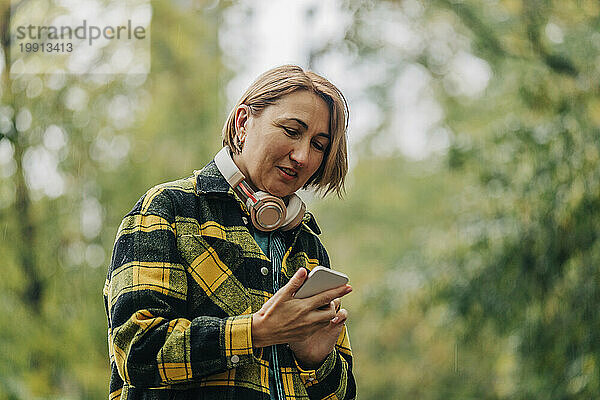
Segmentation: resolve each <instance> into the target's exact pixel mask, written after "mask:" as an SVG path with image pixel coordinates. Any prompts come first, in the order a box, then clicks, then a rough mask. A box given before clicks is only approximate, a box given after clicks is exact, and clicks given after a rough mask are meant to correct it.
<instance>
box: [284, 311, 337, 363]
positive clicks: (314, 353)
mask: <svg viewBox="0 0 600 400" xmlns="http://www.w3.org/2000/svg"><path fill="white" fill-rule="evenodd" d="M330 307H331V308H332V310H333V311H334V312H335V318H334V319H332V320H331V321H329V323H328V324H327V326H324V327H322V328H320V329H319V330H317V331H316V332H315V333H313V334H312V335H310V336H308V337H306V338H305V339H304V340H301V341H298V342H290V343H289V345H290V349H291V350H292V351H293V352H294V355H295V356H296V360H297V361H298V363H299V364H300V366H301V367H302V368H303V369H317V368H318V367H319V366H320V365H321V364H322V363H323V361H325V358H327V356H328V355H329V353H331V352H332V351H333V348H334V346H335V343H336V342H337V340H338V337H339V336H340V333H342V329H343V328H344V323H345V322H346V319H348V311H346V309H344V308H342V309H341V310H338V308H339V307H340V299H335V300H334V301H332V302H331V305H330Z"/></svg>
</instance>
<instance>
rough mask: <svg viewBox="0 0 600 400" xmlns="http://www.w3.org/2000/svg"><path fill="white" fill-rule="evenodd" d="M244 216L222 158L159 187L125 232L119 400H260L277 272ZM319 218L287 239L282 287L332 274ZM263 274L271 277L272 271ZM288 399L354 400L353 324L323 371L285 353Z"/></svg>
mask: <svg viewBox="0 0 600 400" xmlns="http://www.w3.org/2000/svg"><path fill="white" fill-rule="evenodd" d="M248 220H249V216H248V213H247V210H246V209H245V207H244V205H243V204H242V203H241V202H240V201H239V199H238V198H237V197H236V196H235V195H234V193H233V191H232V190H231V188H230V187H229V185H228V184H227V182H226V181H225V179H224V178H223V177H222V175H221V174H220V173H219V171H218V169H217V168H216V165H215V164H214V161H212V162H210V163H209V164H208V165H207V166H206V167H204V168H203V169H202V170H201V171H197V172H196V173H195V175H194V176H192V177H189V178H186V179H181V180H178V181H175V182H171V183H166V184H162V185H158V186H156V187H154V188H152V189H150V190H149V191H148V192H146V194H145V195H144V196H142V198H141V199H140V200H139V201H138V202H137V204H136V205H135V206H134V208H133V209H132V210H131V212H129V213H128V214H127V215H126V216H125V218H124V219H123V222H122V223H121V226H120V227H119V230H118V233H117V237H116V240H115V245H114V249H113V255H112V260H111V265H110V268H109V271H108V276H107V280H106V284H105V286H104V291H103V292H104V304H105V308H106V313H107V316H108V348H109V355H110V366H111V379H110V389H109V400H115V399H122V400H124V399H219V400H225V399H231V400H233V399H263V400H268V399H269V398H270V396H269V381H268V379H269V373H268V368H269V360H270V359H271V358H270V356H271V354H270V348H262V349H253V347H252V333H251V321H252V318H251V313H253V312H256V311H258V310H259V309H260V308H261V306H262V305H263V304H264V302H265V301H267V300H268V299H269V298H270V297H271V296H272V295H273V289H272V282H271V280H270V279H271V274H267V275H263V274H262V273H261V268H263V267H267V268H269V270H270V268H271V263H270V261H269V259H268V258H267V257H266V256H265V255H264V253H263V252H262V250H261V249H260V247H259V246H258V244H257V243H256V241H255V240H254V238H253V236H252V231H251V230H252V229H254V228H253V227H252V225H251V224H246V223H245V222H246V221H248ZM318 233H320V231H319V228H318V226H317V225H316V223H315V222H314V219H313V217H312V215H310V214H309V213H306V215H305V217H304V220H303V222H302V224H301V225H300V227H298V228H296V229H294V230H292V231H289V232H285V245H286V253H285V256H284V258H283V262H282V270H281V279H282V282H281V284H282V286H283V285H284V284H285V283H287V281H289V279H290V277H291V276H292V275H293V274H294V273H295V272H296V271H297V270H298V269H299V268H302V267H305V268H307V269H309V270H310V269H312V268H314V267H315V266H317V265H323V266H326V267H329V259H328V256H327V253H326V251H325V248H324V247H323V245H322V244H321V242H320V241H319V239H318V238H317V236H316V234H318ZM263 271H264V270H263ZM277 351H278V354H279V362H280V371H281V377H282V380H283V387H284V391H285V394H286V398H287V399H290V400H291V399H311V400H315V399H340V400H341V399H352V398H354V397H355V393H356V387H355V382H354V377H353V375H352V352H351V349H350V342H349V339H348V334H347V330H346V327H344V329H343V331H342V333H341V335H340V337H339V338H338V341H337V344H336V346H335V349H334V351H333V352H332V353H331V354H330V355H329V356H328V357H327V358H326V360H325V362H324V363H323V364H322V365H321V366H320V367H319V368H318V369H317V370H308V371H306V370H302V369H301V368H300V366H299V365H298V364H297V362H296V360H295V359H294V356H293V353H292V351H291V350H290V349H289V348H288V347H287V346H286V345H278V349H277Z"/></svg>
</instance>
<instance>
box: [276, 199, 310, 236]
mask: <svg viewBox="0 0 600 400" xmlns="http://www.w3.org/2000/svg"><path fill="white" fill-rule="evenodd" d="M305 212H306V205H305V204H304V202H303V201H302V199H301V198H300V197H299V196H298V195H297V194H295V193H294V194H292V195H291V196H290V199H289V201H288V205H287V216H286V218H285V220H284V221H283V223H282V224H281V230H283V231H289V230H291V229H294V228H295V227H297V226H298V225H300V223H301V222H302V218H304V213H305Z"/></svg>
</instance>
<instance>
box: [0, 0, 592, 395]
mask: <svg viewBox="0 0 600 400" xmlns="http://www.w3.org/2000/svg"><path fill="white" fill-rule="evenodd" d="M90 1H91V0H90ZM94 3H96V5H97V6H98V5H99V6H100V9H101V10H102V9H105V10H109V9H110V7H114V3H113V2H109V1H100V0H98V1H94ZM142 3H143V2H142ZM74 4H75V2H71V1H67V0H62V1H59V0H56V1H52V0H29V1H26V0H23V1H16V0H15V1H14V2H13V9H12V13H13V14H12V15H13V18H14V17H15V15H16V14H18V13H19V12H20V13H29V12H37V13H46V14H45V15H47V18H48V19H49V22H51V18H52V15H53V12H54V10H57V9H62V10H63V11H64V9H68V8H69V7H73V6H74ZM142 6H144V4H142ZM145 7H146V9H145V10H146V11H147V12H149V15H151V23H150V30H151V36H150V37H151V69H150V71H149V72H148V73H120V74H98V73H97V72H98V71H96V70H95V69H94V68H95V67H94V64H93V63H92V64H90V66H89V69H88V70H84V71H81V70H77V71H70V70H68V69H67V70H66V73H56V72H55V73H51V74H50V73H49V74H18V73H17V74H12V75H11V74H9V70H10V67H11V60H10V57H9V50H8V49H9V47H10V44H11V36H10V29H9V27H10V19H11V8H10V2H9V1H7V0H1V1H0V17H1V20H0V29H1V32H0V40H1V44H2V48H1V51H2V56H3V57H2V64H1V66H0V68H1V73H2V81H1V86H0V91H1V92H0V95H1V104H0V276H1V278H0V399H105V398H106V397H107V392H108V390H107V385H108V372H109V369H108V359H107V344H106V317H105V315H104V310H103V303H102V294H101V292H102V286H103V284H104V280H105V276H106V269H107V265H108V262H109V259H110V254H111V248H112V244H113V240H114V236H115V233H116V230H117V227H118V225H119V223H120V220H121V218H122V217H123V215H124V214H125V213H127V212H128V210H129V209H130V208H131V207H132V206H133V204H134V203H135V202H136V200H137V199H138V198H139V197H140V196H141V195H142V194H143V193H144V192H145V191H146V190H147V189H148V188H150V187H152V186H153V185H155V184H157V183H160V182H165V181H170V180H173V179H176V178H179V177H182V176H187V175H189V174H190V173H191V172H192V170H193V169H196V168H199V167H202V166H203V165H204V164H205V163H206V162H208V161H209V160H210V159H211V158H212V156H213V154H214V153H215V152H216V151H217V150H218V149H219V147H220V130H221V127H222V124H223V122H224V120H225V118H226V115H227V113H228V111H229V107H230V106H231V104H233V103H234V101H235V100H236V99H237V97H238V96H239V95H240V94H241V92H242V90H243V89H244V88H245V87H246V86H247V85H248V84H249V83H250V82H251V81H252V80H253V79H254V78H255V77H256V76H257V75H258V74H259V73H261V72H263V71H264V70H266V69H268V68H271V67H273V66H276V65H281V64H285V63H295V64H300V65H302V66H304V67H306V68H309V69H313V70H315V71H316V72H318V73H320V74H322V75H324V76H326V77H327V78H329V79H330V80H331V81H332V82H334V83H335V84H337V85H338V86H339V87H340V88H341V90H342V91H343V92H344V93H345V94H346V96H347V98H348V101H349V104H350V112H351V118H350V126H349V138H350V146H351V149H350V162H351V170H350V172H349V176H348V180H347V194H346V197H345V199H344V200H343V201H340V200H338V199H334V198H331V199H325V200H323V199H320V198H318V197H315V196H314V195H312V194H311V193H303V194H302V196H303V197H304V198H305V199H306V200H307V201H308V202H309V208H310V209H311V210H312V211H313V212H314V213H315V215H316V217H317V219H318V221H319V224H320V226H321V227H322V229H323V231H324V233H323V234H322V237H321V238H322V240H323V242H324V243H325V245H326V247H327V248H328V250H329V252H330V256H331V260H332V264H333V266H334V267H335V268H336V269H339V270H341V271H344V272H346V273H348V274H349V275H350V277H351V283H352V284H353V286H354V289H355V290H354V292H353V293H352V294H351V295H350V296H348V299H347V300H346V301H345V306H346V308H348V309H349V311H350V318H349V321H348V325H349V328H350V335H351V342H352V345H353V349H354V354H355V359H356V364H355V374H356V378H357V382H358V393H359V398H360V399H399V398H416V399H592V398H599V397H600V313H599V312H598V310H599V306H600V270H599V268H598V267H599V265H600V237H599V234H600V152H599V151H600V3H599V2H598V1H597V0H562V1H558V0H383V1H353V0H347V1H341V0H331V1H325V2H322V1H317V0H302V1H300V0H297V1H290V0H286V1H283V0H279V1H265V0H262V1H218V0H215V1H200V0H172V1H158V0H156V1H147V2H146V3H145ZM32 10H33V11H32ZM20 15H21V16H23V14H20ZM126 55H127V54H126V53H125V56H126ZM97 61H98V62H114V63H118V67H119V68H121V70H122V71H124V72H130V69H131V71H134V70H135V66H136V59H135V58H134V57H133V58H132V57H129V58H127V57H117V58H116V59H115V58H114V57H113V59H112V60H101V59H99V60H97Z"/></svg>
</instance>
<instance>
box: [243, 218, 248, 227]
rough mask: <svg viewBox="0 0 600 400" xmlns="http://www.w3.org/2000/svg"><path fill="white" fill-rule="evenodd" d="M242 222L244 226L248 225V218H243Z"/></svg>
mask: <svg viewBox="0 0 600 400" xmlns="http://www.w3.org/2000/svg"><path fill="white" fill-rule="evenodd" d="M242 222H243V223H244V225H248V218H246V217H242Z"/></svg>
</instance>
